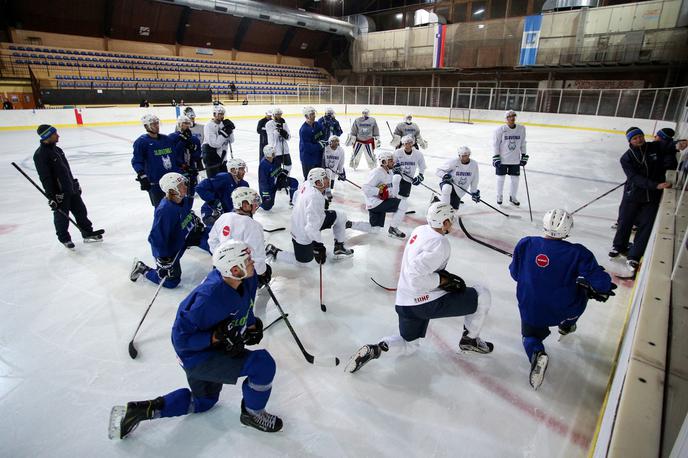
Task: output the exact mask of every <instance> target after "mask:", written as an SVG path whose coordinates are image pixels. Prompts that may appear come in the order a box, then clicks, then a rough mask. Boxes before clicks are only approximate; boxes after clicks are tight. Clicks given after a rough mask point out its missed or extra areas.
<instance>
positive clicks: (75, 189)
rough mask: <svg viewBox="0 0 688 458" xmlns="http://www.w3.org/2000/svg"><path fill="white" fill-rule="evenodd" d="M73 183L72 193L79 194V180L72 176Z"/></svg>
mask: <svg viewBox="0 0 688 458" xmlns="http://www.w3.org/2000/svg"><path fill="white" fill-rule="evenodd" d="M73 183H74V193H75V194H76V195H78V196H80V195H81V185H80V184H79V180H77V179H76V178H74V181H73Z"/></svg>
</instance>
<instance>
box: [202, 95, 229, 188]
mask: <svg viewBox="0 0 688 458" xmlns="http://www.w3.org/2000/svg"><path fill="white" fill-rule="evenodd" d="M230 143H234V123H233V122H232V121H230V120H229V119H225V107H223V106H222V105H215V106H214V107H213V119H211V120H210V121H208V122H207V123H206V125H205V126H204V127H203V145H202V147H201V149H202V151H203V163H204V164H205V172H206V174H207V175H208V178H211V177H214V176H215V175H217V174H218V173H220V172H226V171H227V148H228V145H229V144H230Z"/></svg>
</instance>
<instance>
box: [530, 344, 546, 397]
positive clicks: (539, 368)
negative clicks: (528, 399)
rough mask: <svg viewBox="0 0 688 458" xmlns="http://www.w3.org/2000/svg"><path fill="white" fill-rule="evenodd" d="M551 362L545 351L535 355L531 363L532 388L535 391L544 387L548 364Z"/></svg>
mask: <svg viewBox="0 0 688 458" xmlns="http://www.w3.org/2000/svg"><path fill="white" fill-rule="evenodd" d="M548 361H549V356H547V353H545V352H544V351H538V352H536V353H534V354H533V358H532V361H531V362H530V377H529V380H530V386H532V387H533V388H534V389H536V390H537V389H538V388H539V387H540V385H542V381H543V380H544V379H545V371H546V370H547V363H548Z"/></svg>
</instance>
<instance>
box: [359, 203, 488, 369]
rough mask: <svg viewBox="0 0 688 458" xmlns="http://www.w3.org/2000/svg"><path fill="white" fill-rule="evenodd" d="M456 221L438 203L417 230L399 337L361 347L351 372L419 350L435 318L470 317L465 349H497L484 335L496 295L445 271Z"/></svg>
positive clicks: (404, 277)
mask: <svg viewBox="0 0 688 458" xmlns="http://www.w3.org/2000/svg"><path fill="white" fill-rule="evenodd" d="M455 218H456V211H455V210H454V209H453V208H452V207H451V205H449V204H445V203H442V202H436V203H434V204H432V205H431V206H430V208H429V209H428V214H427V221H428V224H426V225H423V226H418V227H417V228H415V229H414V230H413V232H412V233H411V236H410V237H409V240H408V242H407V243H406V248H405V249H404V256H403V258H402V261H401V272H400V274H399V283H398V284H397V297H396V306H395V308H396V312H397V316H398V318H399V334H397V335H392V336H389V337H384V338H382V340H381V341H380V342H379V343H378V344H371V345H364V346H363V347H361V348H360V349H359V350H358V352H356V354H355V355H354V356H353V357H352V358H351V360H350V361H349V364H348V365H347V366H346V370H347V371H348V372H352V373H353V372H356V371H358V370H359V369H360V368H361V367H363V366H364V365H365V364H366V363H367V362H368V361H370V360H372V359H377V358H379V357H380V355H381V354H382V353H383V352H386V351H391V350H392V349H393V348H397V349H400V350H401V349H403V350H414V349H415V347H416V346H417V345H418V339H420V338H423V337H425V333H426V331H427V329H428V324H429V322H430V320H431V319H435V318H447V317H454V316H465V317H466V318H465V321H464V328H463V335H462V337H461V340H460V341H459V348H460V349H461V350H464V351H473V352H476V353H490V352H491V351H492V350H493V349H494V345H492V343H490V342H486V341H484V340H482V339H481V338H480V337H479V335H480V330H481V329H482V327H483V322H484V321H485V317H486V316H487V312H488V310H489V309H490V305H491V303H492V300H491V297H490V291H489V290H488V289H487V288H485V287H483V286H480V285H474V286H473V287H467V286H466V283H465V282H464V281H463V280H462V279H461V277H459V276H458V275H455V274H452V273H450V272H447V271H446V270H445V269H446V267H447V263H448V262H449V258H450V255H451V245H450V244H449V240H447V237H445V236H446V235H447V234H449V233H450V232H451V231H452V229H453V226H454V222H455Z"/></svg>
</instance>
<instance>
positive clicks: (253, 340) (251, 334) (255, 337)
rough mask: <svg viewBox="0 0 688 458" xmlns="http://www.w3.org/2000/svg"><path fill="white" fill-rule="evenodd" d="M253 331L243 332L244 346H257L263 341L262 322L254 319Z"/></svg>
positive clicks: (249, 329)
mask: <svg viewBox="0 0 688 458" xmlns="http://www.w3.org/2000/svg"><path fill="white" fill-rule="evenodd" d="M254 326H255V327H256V328H255V329H251V328H247V329H246V331H244V345H258V344H259V343H260V341H261V340H263V322H262V321H261V320H260V318H258V317H256V322H255V323H254Z"/></svg>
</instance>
